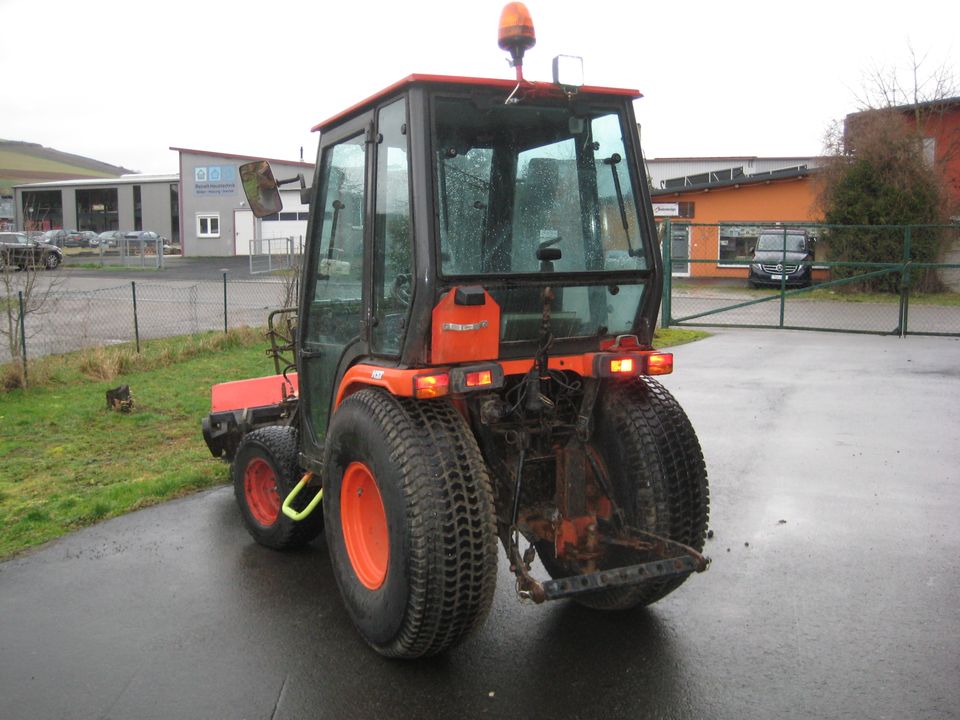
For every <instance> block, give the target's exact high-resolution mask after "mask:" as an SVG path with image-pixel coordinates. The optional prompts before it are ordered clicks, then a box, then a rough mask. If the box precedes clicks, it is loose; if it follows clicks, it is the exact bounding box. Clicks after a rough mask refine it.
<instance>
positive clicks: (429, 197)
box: [245, 75, 661, 461]
mask: <svg viewBox="0 0 960 720" xmlns="http://www.w3.org/2000/svg"><path fill="white" fill-rule="evenodd" d="M637 97H639V93H637V92H636V91H633V90H616V89H609V88H591V87H580V88H570V87H565V86H562V85H557V84H552V83H546V84H544V83H530V82H521V83H517V82H514V81H508V80H496V79H476V78H453V77H437V76H421V75H412V76H410V77H407V78H405V79H404V80H402V81H400V82H398V83H396V84H395V85H393V86H391V87H390V88H387V89H386V90H384V91H383V92H381V93H379V94H377V95H375V96H373V97H372V98H370V99H368V100H366V101H364V102H363V103H360V104H359V105H356V106H354V107H353V108H351V109H350V110H348V111H346V112H344V113H341V114H339V115H337V116H335V117H334V118H331V119H330V120H327V121H325V122H323V123H320V124H319V125H317V127H316V128H315V129H316V130H318V131H320V133H321V139H320V148H319V155H318V161H317V170H316V179H315V181H314V184H313V187H312V189H311V191H310V194H311V200H312V202H311V208H312V209H313V211H312V213H311V219H310V226H309V228H308V234H309V242H308V244H307V255H306V257H305V264H306V265H305V269H304V275H303V282H302V293H303V296H302V298H301V309H302V311H303V313H302V317H301V318H300V326H299V337H298V347H299V357H298V365H299V368H298V369H299V382H300V386H301V388H309V392H304V393H302V394H301V404H302V405H303V406H304V407H303V409H304V410H305V411H306V412H305V414H304V421H305V423H306V425H307V426H308V429H309V435H308V437H310V438H311V443H310V445H309V446H305V454H306V455H307V456H308V457H309V456H312V457H313V458H314V459H315V460H317V461H320V460H321V458H322V452H323V450H322V448H323V439H324V437H325V432H326V426H327V422H328V419H329V415H330V412H331V411H332V409H333V407H334V406H335V404H336V401H337V397H336V394H337V392H336V391H337V389H338V388H340V386H341V384H342V381H343V378H344V376H345V374H346V373H347V372H348V371H349V370H350V369H351V368H352V367H354V366H355V365H357V363H359V362H362V363H363V364H368V363H369V364H375V365H377V366H381V367H384V368H390V369H400V368H402V369H416V368H429V367H436V366H445V365H450V364H458V365H461V364H465V363H466V364H474V363H483V362H486V361H498V360H509V359H516V358H532V357H534V356H535V355H536V353H537V351H538V349H539V348H540V346H541V344H542V343H543V341H544V337H543V331H544V327H545V326H544V317H545V315H544V313H545V312H546V313H547V315H548V320H547V322H548V335H549V343H550V353H551V354H556V355H563V354H573V353H583V352H596V351H598V350H600V349H601V347H602V346H604V345H605V344H606V345H609V344H610V343H612V342H613V341H614V339H615V338H617V337H618V336H630V337H633V338H636V341H637V345H638V346H640V347H649V346H650V343H651V341H652V334H653V328H654V326H655V320H656V313H657V309H658V306H659V297H660V289H661V288H660V272H659V267H660V266H659V254H658V252H657V250H656V247H655V246H654V243H653V238H655V237H656V236H655V233H654V230H653V226H652V218H651V216H650V213H649V207H650V203H649V199H648V197H647V181H646V177H645V175H644V171H643V164H642V162H641V161H640V159H641V154H640V149H639V144H638V138H637V132H636V120H635V118H634V115H633V111H632V101H633V100H634V99H635V98H637ZM258 167H259V169H260V170H261V171H262V170H263V169H264V167H265V166H264V165H263V163H259V164H258ZM247 174H248V175H249V174H250V173H249V171H248V173H247ZM264 177H265V176H264V175H263V174H262V173H261V175H260V182H258V183H245V187H247V186H252V187H255V188H256V191H257V193H259V195H254V196H252V197H251V207H253V208H254V211H255V212H256V211H257V208H258V206H260V205H262V204H263V203H264V201H263V199H262V197H260V196H262V195H263V186H264V185H266V186H267V187H269V186H270V185H271V182H272V183H273V186H274V187H275V186H276V181H271V180H270V179H269V178H266V179H264ZM269 197H270V198H271V200H270V201H269V202H267V203H266V205H265V206H264V212H265V213H273V212H277V205H276V202H275V201H273V200H272V198H273V197H274V196H273V195H272V194H271V195H269ZM277 197H278V195H277ZM545 293H548V295H549V300H548V301H547V302H545V300H544V297H545ZM371 372H372V371H371ZM379 379H380V380H382V379H383V377H381V378H379ZM311 448H312V450H311Z"/></svg>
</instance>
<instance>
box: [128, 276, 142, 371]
mask: <svg viewBox="0 0 960 720" xmlns="http://www.w3.org/2000/svg"><path fill="white" fill-rule="evenodd" d="M130 289H131V290H132V291H133V337H134V339H135V340H136V342H137V355H139V354H140V318H139V317H138V316H137V281H136V280H131V281H130Z"/></svg>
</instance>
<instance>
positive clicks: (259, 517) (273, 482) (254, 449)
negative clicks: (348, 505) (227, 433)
mask: <svg viewBox="0 0 960 720" xmlns="http://www.w3.org/2000/svg"><path fill="white" fill-rule="evenodd" d="M298 452H299V446H298V443H297V431H296V429H295V428H292V427H289V426H285V425H271V426H269V427H264V428H260V429H258V430H254V431H253V432H250V433H247V434H246V435H244V437H243V440H241V441H240V445H239V446H238V447H237V454H236V455H235V456H234V459H233V462H232V463H231V465H230V472H231V475H232V479H233V490H234V495H235V496H236V498H237V505H239V507H240V517H241V518H242V519H243V524H244V525H245V526H246V528H247V531H248V532H249V533H250V535H252V536H253V539H254V540H256V541H257V542H258V543H260V544H261V545H264V546H266V547H269V548H273V549H274V550H289V549H292V548H297V547H302V546H303V545H306V544H307V543H308V542H310V541H311V540H313V539H314V538H315V537H317V535H319V534H320V533H321V532H322V531H323V513H322V512H321V511H320V508H314V510H313V512H312V513H310V515H308V516H307V517H306V518H305V519H303V520H300V521H294V520H291V519H290V518H288V517H287V516H286V515H284V514H283V512H282V511H281V510H280V505H281V504H282V503H283V501H284V499H285V498H286V497H287V495H289V494H290V491H291V490H293V488H294V487H295V486H296V484H297V483H298V482H299V481H300V477H301V473H300V468H299V465H298V463H297V457H298ZM317 492H319V489H317V488H310V487H308V488H304V489H303V490H302V491H301V492H300V494H299V495H298V496H297V498H296V500H295V501H294V502H293V504H292V507H293V508H294V509H295V510H303V509H304V508H305V507H306V506H307V505H308V504H309V502H310V501H311V500H312V499H313V498H314V497H315V496H316V494H317Z"/></svg>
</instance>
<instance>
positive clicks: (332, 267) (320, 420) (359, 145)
mask: <svg viewBox="0 0 960 720" xmlns="http://www.w3.org/2000/svg"><path fill="white" fill-rule="evenodd" d="M372 116H373V114H372V113H367V114H365V115H363V116H361V117H359V118H357V119H356V120H353V121H351V122H349V123H347V124H346V125H343V126H341V127H339V128H336V129H335V130H334V131H332V132H330V133H327V134H325V135H326V136H325V137H323V138H322V139H321V143H322V150H321V154H320V161H319V165H318V168H317V188H316V195H315V196H314V201H313V205H312V206H311V230H310V246H309V254H308V256H307V258H306V259H305V262H306V263H307V266H306V268H305V271H306V277H305V282H304V287H303V289H302V292H303V297H302V298H301V305H300V307H301V317H300V330H299V332H300V342H299V343H298V348H299V350H298V352H299V355H300V356H299V373H300V378H299V379H300V407H301V443H300V444H301V448H302V450H303V453H304V455H305V456H306V459H307V460H308V461H313V462H314V463H319V462H320V461H321V460H322V457H323V441H324V438H325V436H326V433H327V426H328V423H329V419H330V409H331V403H332V400H333V396H334V392H335V391H336V387H337V382H338V378H339V377H340V376H341V375H342V374H343V372H344V371H345V370H346V368H348V367H349V366H350V364H352V362H353V361H354V360H355V359H356V358H358V357H360V356H363V355H366V354H367V353H368V326H369V323H368V321H367V318H368V312H367V310H366V308H368V307H369V304H370V300H369V290H368V288H369V284H370V283H369V279H368V272H367V267H366V266H367V262H365V258H366V256H367V254H368V251H367V248H368V245H369V239H368V234H369V232H368V227H367V225H368V223H367V222H366V219H367V218H368V217H370V214H371V212H370V210H371V208H370V195H371V191H370V187H371V177H370V175H371V162H370V158H369V157H368V156H369V155H370V147H371V137H372V135H373V126H372V120H373V117H372Z"/></svg>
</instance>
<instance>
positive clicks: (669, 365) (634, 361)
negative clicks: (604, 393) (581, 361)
mask: <svg viewBox="0 0 960 720" xmlns="http://www.w3.org/2000/svg"><path fill="white" fill-rule="evenodd" d="M594 362H595V366H594V372H595V374H596V376H597V377H604V378H631V377H637V376H639V375H669V374H670V373H672V372H673V353H644V354H641V353H631V354H629V355H612V354H607V353H601V354H598V355H597V356H596V360H595V361H594Z"/></svg>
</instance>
